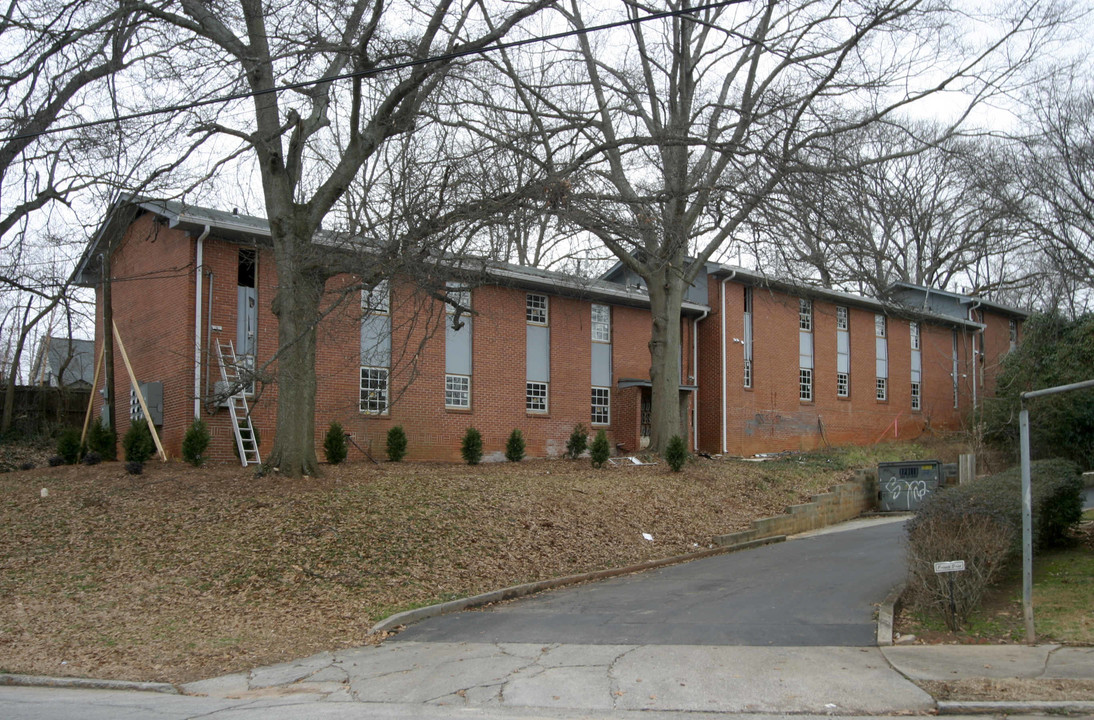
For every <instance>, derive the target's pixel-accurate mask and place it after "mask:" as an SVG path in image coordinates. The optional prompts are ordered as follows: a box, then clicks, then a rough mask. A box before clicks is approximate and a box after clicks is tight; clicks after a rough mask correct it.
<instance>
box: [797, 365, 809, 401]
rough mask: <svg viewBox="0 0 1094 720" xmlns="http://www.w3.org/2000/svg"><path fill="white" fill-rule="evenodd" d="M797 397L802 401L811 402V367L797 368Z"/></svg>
mask: <svg viewBox="0 0 1094 720" xmlns="http://www.w3.org/2000/svg"><path fill="white" fill-rule="evenodd" d="M798 399H799V400H801V401H802V402H813V370H812V369H811V368H798Z"/></svg>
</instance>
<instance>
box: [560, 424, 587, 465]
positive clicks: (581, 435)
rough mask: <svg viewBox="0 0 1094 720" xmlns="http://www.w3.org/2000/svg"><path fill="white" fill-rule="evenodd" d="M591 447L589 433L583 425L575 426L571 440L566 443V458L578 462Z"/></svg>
mask: <svg viewBox="0 0 1094 720" xmlns="http://www.w3.org/2000/svg"><path fill="white" fill-rule="evenodd" d="M588 447H589V433H588V432H587V431H586V430H585V426H584V425H582V424H581V423H578V424H577V425H574V429H573V432H571V433H570V439H569V440H567V441H566V457H568V458H570V459H571V460H576V459H577V458H579V457H580V456H581V453H583V452H585V450H586V449H587V448H588Z"/></svg>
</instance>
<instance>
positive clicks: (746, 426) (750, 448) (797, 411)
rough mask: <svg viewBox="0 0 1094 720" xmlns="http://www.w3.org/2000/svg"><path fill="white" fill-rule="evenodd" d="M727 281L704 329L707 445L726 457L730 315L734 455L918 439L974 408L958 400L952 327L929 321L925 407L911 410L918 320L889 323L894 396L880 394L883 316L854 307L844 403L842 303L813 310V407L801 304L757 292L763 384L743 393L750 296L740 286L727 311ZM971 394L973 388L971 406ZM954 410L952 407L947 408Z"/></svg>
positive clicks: (956, 422)
mask: <svg viewBox="0 0 1094 720" xmlns="http://www.w3.org/2000/svg"><path fill="white" fill-rule="evenodd" d="M719 284H720V283H717V282H712V283H710V290H709V296H710V303H711V306H712V313H711V316H710V318H709V319H708V320H706V321H704V322H703V323H701V324H700V326H699V327H700V347H701V352H700V358H701V361H700V386H701V388H700V392H701V396H700V404H699V414H700V423H699V424H700V428H699V440H700V443H699V444H700V447H701V448H702V449H703V450H705V451H707V452H711V453H717V452H721V450H722V447H721V445H722V404H721V390H722V372H723V368H722V367H721V363H720V362H719V361H718V358H719V357H720V353H721V344H722V325H721V323H722V317H721V313H722V312H724V313H725V318H724V319H725V345H726V362H725V368H724V372H725V377H726V380H727V382H726V389H727V402H726V420H727V422H726V427H727V432H726V446H727V447H726V450H727V452H729V453H730V454H737V455H751V454H755V453H761V452H777V451H783V450H808V449H812V448H815V447H818V446H822V445H824V443H825V442H828V443H830V444H833V445H838V444H849V443H858V444H869V443H873V442H876V441H877V440H879V439H880V438H882V437H887V438H893V437H894V436H897V437H901V438H906V437H916V436H918V435H919V434H920V433H922V432H923V430H924V428H925V427H926V426H927V425H928V424H930V425H932V426H933V427H936V428H939V427H946V428H956V427H959V426H960V423H961V418H962V417H963V415H964V413H965V412H966V411H967V409H968V408H967V407H964V406H963V407H961V408H959V409H958V410H956V411H955V410H954V408H953V401H952V398H953V396H952V384H951V382H952V381H951V372H950V368H951V366H952V359H951V354H950V353H951V349H952V335H951V332H952V331H951V329H950V328H947V327H939V326H930V325H927V324H924V323H921V348H922V362H923V380H922V386H921V391H922V409H921V410H920V411H913V410H912V409H911V337H910V330H909V325H908V321H907V320H904V319H901V318H896V317H891V316H890V317H889V318H888V327H887V339H888V356H889V387H888V398H887V399H886V400H884V401H879V400H877V396H876V345H875V331H874V312H873V311H872V310H871V309H868V308H858V307H854V306H850V305H848V306H847V307H849V310H850V312H849V332H850V341H851V346H850V349H851V357H850V368H851V372H850V396H849V397H847V398H839V397H837V396H836V304H835V303H832V302H828V301H820V300H814V302H813V356H814V381H813V383H814V384H813V400H812V402H805V401H802V400H801V399H800V396H799V387H798V370H799V367H798V365H799V360H798V300H799V298H798V296H796V295H791V294H788V293H785V292H781V291H777V290H771V289H767V288H755V289H754V290H753V350H752V357H753V381H752V387H751V388H745V387H744V386H743V377H744V350H743V345H742V342H740V341H741V340H743V338H744V329H743V328H744V320H743V314H744V299H743V298H744V290H743V285H741V284H740V283H737V282H730V283H728V284H727V285H726V287H725V307H724V308H721V307H720V304H721V288H720V287H719ZM960 337H961V338H962V342H963V344H962V345H961V352H962V366H964V365H967V364H968V362H969V358H970V352H969V348H967V347H965V345H967V344H968V340H969V337H968V336H967V335H965V334H961V336H960ZM970 391H971V386H968V387H963V389H962V392H963V397H962V403H963V404H967V403H968V402H969V400H968V398H969V397H970V396H969V392H970ZM947 403H948V404H947Z"/></svg>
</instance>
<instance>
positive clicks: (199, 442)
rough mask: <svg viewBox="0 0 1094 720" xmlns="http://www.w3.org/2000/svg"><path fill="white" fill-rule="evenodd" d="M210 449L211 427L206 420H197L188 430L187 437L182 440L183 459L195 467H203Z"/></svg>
mask: <svg viewBox="0 0 1094 720" xmlns="http://www.w3.org/2000/svg"><path fill="white" fill-rule="evenodd" d="M208 449H209V426H208V425H206V424H205V421H204V420H195V421H194V422H192V423H190V427H188V428H186V435H185V436H184V437H183V438H182V459H183V460H185V461H186V462H188V463H190V464H191V465H193V466H194V467H201V466H202V465H203V464H204V463H205V451H206V450H208Z"/></svg>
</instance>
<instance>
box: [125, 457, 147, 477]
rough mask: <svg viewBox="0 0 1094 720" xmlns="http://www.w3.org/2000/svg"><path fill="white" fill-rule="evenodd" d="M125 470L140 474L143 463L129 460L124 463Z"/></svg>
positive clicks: (131, 473) (142, 469)
mask: <svg viewBox="0 0 1094 720" xmlns="http://www.w3.org/2000/svg"><path fill="white" fill-rule="evenodd" d="M125 471H126V472H127V473H129V474H130V475H140V474H141V473H142V472H144V463H139V462H137V461H135V460H131V461H129V462H127V463H126V464H125Z"/></svg>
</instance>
